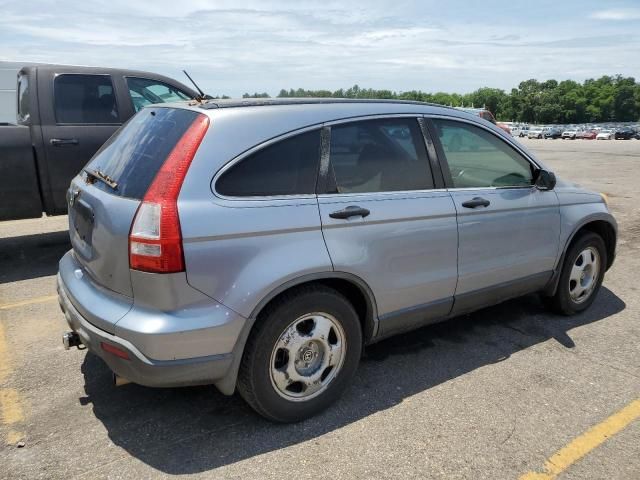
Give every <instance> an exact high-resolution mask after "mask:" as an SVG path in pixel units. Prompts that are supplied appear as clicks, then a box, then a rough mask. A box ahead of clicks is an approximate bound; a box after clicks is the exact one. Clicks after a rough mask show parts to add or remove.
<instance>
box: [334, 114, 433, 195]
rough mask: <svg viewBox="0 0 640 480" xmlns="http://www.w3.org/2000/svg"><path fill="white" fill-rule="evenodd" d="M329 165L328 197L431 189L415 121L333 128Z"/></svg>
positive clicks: (384, 122)
mask: <svg viewBox="0 0 640 480" xmlns="http://www.w3.org/2000/svg"><path fill="white" fill-rule="evenodd" d="M329 162H330V166H331V173H330V175H329V188H328V191H329V192H330V193H331V192H334V193H373V192H397V191H405V190H426V189H430V188H433V177H432V176H431V171H430V169H429V164H428V162H427V153H426V150H425V146H424V140H423V138H422V135H421V133H420V127H419V125H418V123H417V121H416V119H415V118H388V119H380V120H363V121H358V122H351V123H345V124H340V125H334V126H332V127H331V149H330V154H329Z"/></svg>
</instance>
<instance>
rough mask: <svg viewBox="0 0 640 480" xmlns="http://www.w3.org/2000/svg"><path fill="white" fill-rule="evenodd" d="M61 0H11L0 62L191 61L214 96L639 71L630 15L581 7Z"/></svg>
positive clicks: (466, 84) (153, 66)
mask: <svg viewBox="0 0 640 480" xmlns="http://www.w3.org/2000/svg"><path fill="white" fill-rule="evenodd" d="M582 1H587V2H588V1H590V0H582ZM57 5H58V4H57V3H55V2H52V1H51V0H31V2H30V6H29V9H28V11H27V10H25V8H24V2H23V1H21V0H9V1H5V2H4V3H3V9H2V11H3V13H2V15H0V59H5V60H13V61H41V62H50V63H71V64H83V65H98V66H114V67H122V68H136V69H141V70H151V71H155V72H158V73H163V74H166V75H169V76H174V77H176V78H179V79H184V78H183V75H182V73H181V70H182V69H183V68H186V69H187V70H189V71H190V73H192V74H193V75H194V77H195V78H196V80H197V81H198V83H199V84H201V85H202V87H203V88H204V89H205V91H207V93H211V94H223V93H224V94H229V95H241V94H242V93H244V92H245V91H250V92H254V91H267V92H269V93H271V94H276V93H277V92H278V91H279V90H280V89H281V88H292V87H293V88H297V87H303V88H312V89H319V88H328V89H337V88H341V87H349V86H351V85H353V84H354V83H358V84H359V85H361V86H366V87H372V88H386V89H392V90H413V89H422V90H427V91H435V90H446V91H471V90H474V89H476V88H478V87H481V86H495V87H500V88H511V87H513V86H515V85H516V84H517V83H518V82H519V81H521V80H525V79H527V78H539V79H545V78H549V77H554V78H558V79H564V78H567V76H569V75H571V74H572V73H573V72H580V75H584V77H588V76H600V75H603V74H615V73H622V74H627V75H636V76H638V77H640V60H638V59H637V58H636V57H635V56H633V55H629V53H628V52H630V51H633V49H634V48H635V49H637V48H638V32H637V31H636V30H637V29H634V28H633V25H629V24H627V23H625V22H615V23H602V24H601V25H602V26H601V27H599V29H598V32H597V35H596V34H594V33H593V32H592V31H586V24H587V23H588V21H587V20H586V19H585V18H584V17H582V18H580V17H578V16H571V15H562V14H560V13H559V14H558V15H557V16H554V17H551V18H549V17H546V16H545V17H544V18H542V19H540V18H538V19H536V18H533V17H534V16H530V15H525V14H520V13H522V12H519V13H518V15H515V16H512V14H509V13H504V9H501V8H498V7H496V8H495V10H494V11H492V13H491V15H492V18H491V19H490V20H489V21H487V20H486V19H483V18H479V17H478V16H479V15H481V14H483V11H474V12H469V10H468V8H467V6H466V5H467V3H466V2H461V3H460V4H459V5H457V4H456V2H453V1H452V2H450V3H448V4H447V8H446V9H442V8H439V7H438V5H439V3H438V2H437V0H422V1H411V0H394V1H393V2H391V1H390V0H386V1H385V0H352V1H350V2H348V3H345V2H343V1H342V0H340V1H338V0H312V1H275V0H262V1H257V0H245V1H242V2H238V1H237V0H220V1H215V2H214V1H208V0H197V1H195V2H189V1H187V2H175V0H155V1H154V2H153V4H149V3H145V2H133V3H132V2H131V1H130V0H110V1H109V2H103V1H100V2H98V1H97V0H84V1H82V2H80V1H78V2H71V1H69V2H65V8H64V9H60V8H58V7H57ZM239 5H241V6H239ZM456 5H457V6H456ZM456 8H457V10H456ZM632 10H633V9H632ZM70 12H73V13H72V14H70ZM585 31H586V33H585ZM621 43H623V44H624V45H625V48H624V49H621V48H619V46H620V44H621ZM620 65H622V66H623V67H624V68H620Z"/></svg>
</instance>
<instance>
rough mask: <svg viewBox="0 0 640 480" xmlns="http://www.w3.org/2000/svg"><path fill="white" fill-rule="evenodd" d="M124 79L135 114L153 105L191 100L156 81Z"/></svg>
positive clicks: (178, 91) (133, 78) (182, 93)
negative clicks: (146, 106)
mask: <svg viewBox="0 0 640 480" xmlns="http://www.w3.org/2000/svg"><path fill="white" fill-rule="evenodd" d="M126 79H127V88H128V90H129V96H130V97H131V102H132V103H133V108H134V110H135V111H136V112H138V111H139V110H140V109H141V108H142V107H144V106H145V105H151V104H153V103H169V102H183V101H185V100H190V99H191V96H190V95H188V94H187V93H185V92H182V91H180V90H178V89H177V88H176V87H173V86H171V85H167V84H166V83H163V82H159V81H157V80H151V79H148V78H138V77H127V78H126Z"/></svg>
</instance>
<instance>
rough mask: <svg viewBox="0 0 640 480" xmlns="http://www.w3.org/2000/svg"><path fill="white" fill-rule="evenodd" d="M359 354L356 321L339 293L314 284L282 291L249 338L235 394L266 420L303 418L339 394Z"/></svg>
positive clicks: (359, 347)
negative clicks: (286, 291) (281, 294)
mask: <svg viewBox="0 0 640 480" xmlns="http://www.w3.org/2000/svg"><path fill="white" fill-rule="evenodd" d="M361 351H362V332H361V328H360V321H359V319H358V316H357V314H356V312H355V310H354V308H353V306H352V305H351V303H350V302H349V301H348V300H347V299H346V298H345V297H344V296H342V295H341V294H340V293H339V292H337V291H336V290H333V289H331V288H329V287H325V286H322V285H318V286H312V287H304V288H301V289H298V290H295V291H293V292H291V293H285V294H284V295H283V296H281V297H280V298H279V299H277V300H276V301H275V303H274V304H272V305H270V306H269V307H268V308H267V310H266V311H265V312H263V313H262V314H261V315H260V317H259V318H258V324H257V325H256V327H255V328H254V330H253V331H252V333H251V335H250V336H249V340H248V341H247V345H246V347H245V353H244V356H243V359H242V363H241V366H240V372H239V376H238V391H239V392H240V394H241V395H242V397H243V398H244V399H245V400H246V401H247V403H249V405H251V407H252V408H253V409H254V410H256V412H258V413H259V414H261V415H262V416H264V417H266V418H268V419H270V420H274V421H278V422H296V421H299V420H303V419H305V418H307V417H310V416H312V415H315V414H316V413H318V412H320V411H322V410H324V409H325V408H327V407H328V406H329V405H330V404H331V403H333V402H334V401H335V400H336V399H337V398H338V397H339V396H340V394H341V393H342V392H343V391H344V389H345V388H346V387H347V386H348V385H349V383H350V382H351V380H352V378H353V375H354V373H355V371H356V369H357V366H358V362H359V360H360V355H361Z"/></svg>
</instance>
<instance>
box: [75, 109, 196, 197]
mask: <svg viewBox="0 0 640 480" xmlns="http://www.w3.org/2000/svg"><path fill="white" fill-rule="evenodd" d="M198 115H199V114H198V113H197V112H193V111H191V110H184V109H179V108H153V107H152V108H145V109H142V110H141V111H140V112H138V113H137V114H136V115H134V116H133V117H132V118H131V119H130V120H129V121H128V122H127V123H125V124H124V125H123V126H122V128H120V129H119V130H118V131H117V132H116V133H115V134H114V135H113V136H112V137H111V138H110V139H109V140H107V142H106V143H105V144H104V145H103V146H102V148H100V150H98V152H97V153H96V154H95V155H94V157H93V158H92V159H91V160H90V161H89V163H88V164H87V166H86V168H87V169H89V170H93V171H97V170H99V171H101V172H103V173H105V174H106V175H108V176H109V177H111V178H112V179H113V180H114V181H115V182H116V183H117V188H116V189H115V190H114V189H111V188H110V187H109V186H108V185H105V184H104V183H101V182H96V183H95V184H94V186H95V187H97V188H100V189H102V190H104V191H106V192H108V193H112V194H114V195H118V196H122V197H128V198H134V199H138V200H141V199H142V197H144V194H145V193H146V192H147V189H148V188H149V185H151V182H152V181H153V179H154V178H155V176H156V174H157V173H158V170H160V167H161V166H162V164H163V163H164V161H165V159H166V158H167V156H168V155H169V153H171V150H172V149H173V147H174V146H175V145H176V143H178V141H179V140H180V138H182V135H184V133H185V132H186V131H187V129H188V128H189V126H190V125H191V124H192V123H193V121H194V120H195V119H196V117H197V116H198Z"/></svg>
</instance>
